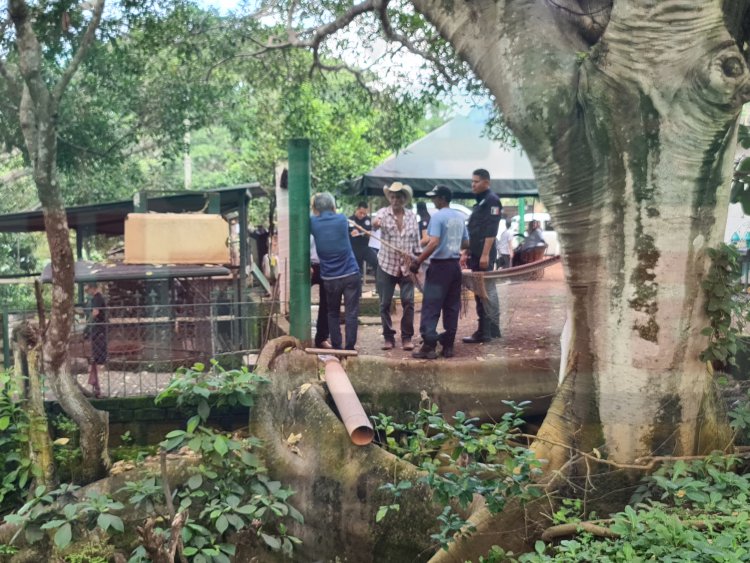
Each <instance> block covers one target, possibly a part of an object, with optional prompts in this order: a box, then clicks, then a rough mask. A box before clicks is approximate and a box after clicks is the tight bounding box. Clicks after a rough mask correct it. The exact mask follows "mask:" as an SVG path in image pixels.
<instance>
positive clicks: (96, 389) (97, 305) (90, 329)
mask: <svg viewBox="0 0 750 563" xmlns="http://www.w3.org/2000/svg"><path fill="white" fill-rule="evenodd" d="M85 291H86V295H88V296H89V302H88V304H87V307H86V308H87V315H86V322H87V324H86V330H85V334H86V335H87V336H88V338H89V339H90V340H91V358H90V360H89V379H88V384H89V385H91V390H92V391H93V393H94V396H95V397H96V398H99V397H101V395H102V390H101V386H100V384H99V368H100V367H101V368H102V369H103V368H104V364H106V363H107V312H106V310H105V308H106V306H107V304H106V301H105V300H104V296H103V295H102V292H101V291H100V290H99V286H98V285H97V284H95V283H87V284H86V290H85Z"/></svg>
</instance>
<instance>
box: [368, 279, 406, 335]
mask: <svg viewBox="0 0 750 563" xmlns="http://www.w3.org/2000/svg"><path fill="white" fill-rule="evenodd" d="M396 284H398V289H399V294H400V296H401V307H402V308H403V315H402V316H401V338H402V339H404V338H411V337H412V336H414V282H413V281H412V280H411V278H410V277H409V276H401V277H397V276H392V275H390V274H387V273H385V272H384V271H383V269H382V268H380V267H378V279H377V287H378V295H379V296H380V322H381V323H383V338H385V339H386V340H394V338H393V336H394V335H395V334H396V331H395V330H393V321H392V320H391V302H392V301H393V293H394V291H395V290H396Z"/></svg>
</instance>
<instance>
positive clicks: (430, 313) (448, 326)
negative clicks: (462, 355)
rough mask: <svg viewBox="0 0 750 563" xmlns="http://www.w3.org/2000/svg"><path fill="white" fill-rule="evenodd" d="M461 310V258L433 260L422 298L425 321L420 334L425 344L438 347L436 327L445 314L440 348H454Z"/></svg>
mask: <svg viewBox="0 0 750 563" xmlns="http://www.w3.org/2000/svg"><path fill="white" fill-rule="evenodd" d="M460 310H461V266H460V265H459V263H458V258H456V259H448V260H439V259H437V260H436V259H434V258H433V259H432V260H431V261H430V266H429V267H428V268H427V274H426V276H425V283H424V295H423V297H422V318H421V320H420V323H419V332H420V334H421V335H422V339H423V340H424V343H425V344H426V345H428V346H435V344H436V343H437V341H438V333H437V324H438V319H440V313H441V312H442V313H443V330H444V331H445V334H444V335H443V336H442V338H441V339H440V340H441V344H443V346H452V345H453V342H454V340H455V339H456V329H457V328H458V314H459V312H460Z"/></svg>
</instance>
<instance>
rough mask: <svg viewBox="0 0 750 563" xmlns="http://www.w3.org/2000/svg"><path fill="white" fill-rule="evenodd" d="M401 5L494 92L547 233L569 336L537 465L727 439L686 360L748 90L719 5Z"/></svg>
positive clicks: (709, 390)
mask: <svg viewBox="0 0 750 563" xmlns="http://www.w3.org/2000/svg"><path fill="white" fill-rule="evenodd" d="M414 4H415V5H416V6H417V9H418V10H420V11H421V12H422V13H423V14H425V16H426V17H427V18H428V19H430V20H431V21H432V22H433V23H434V24H435V25H436V26H437V28H438V29H439V30H440V32H441V33H442V35H443V36H444V37H445V38H446V39H447V40H448V41H450V42H451V43H452V44H453V46H454V47H455V48H456V50H457V51H458V52H459V54H460V55H461V56H462V57H463V58H464V59H465V60H467V61H468V63H469V64H470V66H471V67H472V68H473V70H474V71H475V72H476V74H477V75H478V76H479V77H480V78H481V79H482V80H483V81H484V82H485V84H486V85H487V86H488V87H489V88H490V90H491V91H492V93H493V94H494V95H495V97H496V100H497V103H498V105H499V107H500V108H501V109H502V112H503V114H504V116H505V118H506V119H507V122H508V124H509V125H510V127H511V128H512V130H513V132H514V133H515V134H516V136H517V137H518V138H519V140H520V141H521V143H522V144H523V146H524V148H525V149H526V151H527V153H528V155H529V157H530V159H531V161H532V163H533V165H534V170H535V174H536V178H537V182H538V185H539V190H540V194H541V196H542V199H543V201H544V204H545V205H546V206H547V207H548V209H549V210H550V213H551V214H552V216H553V218H554V220H555V225H556V227H557V230H558V233H559V238H560V241H561V243H562V254H563V262H564V265H565V271H566V278H567V284H568V294H569V322H570V323H571V328H572V330H571V331H570V334H571V336H570V341H569V342H568V344H569V346H568V350H569V353H568V356H567V358H566V359H565V361H564V365H565V373H564V376H565V380H564V383H563V385H561V387H560V389H559V391H558V394H557V396H556V398H555V401H554V402H553V405H552V408H551V409H550V411H549V414H548V416H547V418H546V420H545V422H544V424H543V426H542V428H541V429H540V432H539V434H538V439H537V442H536V443H535V448H536V451H537V454H538V455H539V457H542V458H546V459H547V460H548V461H549V464H548V468H549V469H550V470H555V469H560V468H562V467H565V468H566V469H567V470H568V471H575V469H574V465H572V464H570V463H569V461H570V460H571V458H573V457H574V452H575V450H582V451H584V452H591V451H593V450H594V448H596V451H597V452H600V453H601V454H602V455H603V456H605V457H607V458H608V459H609V460H612V461H616V462H622V463H633V462H634V461H637V460H638V459H639V458H643V457H644V456H650V455H689V454H697V453H702V452H707V451H709V450H711V449H714V448H722V447H725V446H726V445H727V442H728V434H727V433H726V431H725V426H724V424H723V421H722V418H721V417H720V416H718V413H719V410H718V409H717V408H716V406H715V405H716V400H715V391H714V386H713V384H712V381H711V377H710V375H709V373H708V372H707V369H706V366H705V365H704V364H703V363H701V362H700V361H699V359H698V357H699V354H700V352H701V351H702V350H703V349H704V348H705V347H706V345H707V340H706V337H704V336H702V335H701V334H700V331H701V329H703V328H704V327H706V326H708V319H707V317H706V314H705V312H704V305H705V297H704V294H703V292H702V291H701V281H702V279H703V277H704V275H705V273H706V271H707V268H708V266H709V261H708V257H707V255H706V252H705V251H706V249H707V248H709V247H713V246H716V245H717V244H718V243H719V242H721V240H722V235H723V231H724V224H725V220H726V213H727V204H728V179H729V176H730V171H731V164H732V158H733V155H734V149H735V133H736V131H735V123H736V119H737V116H738V114H739V111H740V108H741V106H742V104H743V103H744V102H745V101H746V100H748V99H749V93H750V92H749V90H748V68H747V65H746V63H745V60H744V57H743V56H742V54H741V53H740V51H739V49H738V48H737V44H736V43H735V41H734V39H733V37H732V35H730V32H729V31H728V29H727V27H726V25H725V23H724V19H723V17H724V15H723V13H722V2H720V1H718V0H715V1H706V0H693V1H684V0H635V1H631V2H618V1H615V2H607V1H606V0H604V1H602V2H597V1H593V2H590V3H586V2H575V1H572V0H568V1H560V2H533V1H528V2H502V1H501V2H496V1H493V0H487V1H477V2H450V3H445V2H441V1H440V0H414ZM610 4H611V12H610ZM742 5H743V7H742V9H740V10H739V11H737V12H736V13H735V12H733V13H734V15H735V16H736V15H737V14H740V15H742V16H743V17H744V14H745V13H746V10H747V8H746V7H745V5H746V3H745V2H742ZM582 6H587V7H588V11H587V10H583V8H582ZM730 27H731V28H732V32H733V33H734V34H735V37H736V36H737V35H739V34H741V31H742V29H744V27H745V26H744V24H742V25H740V24H737V25H731V26H730ZM467 173H468V172H467ZM476 516H477V519H478V520H479V521H482V525H481V526H479V527H480V532H486V531H488V530H491V529H492V527H493V525H496V524H497V521H494V522H493V521H492V519H488V518H486V515H484V516H483V515H481V514H478V515H476ZM476 553H481V550H477V551H476ZM469 555H471V552H470V551H469V552H463V553H461V557H462V558H458V559H455V560H459V559H460V560H463V558H465V557H467V556H469ZM435 560H436V561H437V560H454V559H453V558H452V557H451V554H442V555H440V556H439V557H438V558H436V559H435Z"/></svg>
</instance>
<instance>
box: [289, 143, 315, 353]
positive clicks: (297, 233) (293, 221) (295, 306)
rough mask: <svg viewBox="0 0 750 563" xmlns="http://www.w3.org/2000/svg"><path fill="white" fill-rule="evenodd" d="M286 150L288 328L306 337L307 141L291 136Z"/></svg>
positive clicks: (308, 224) (308, 191)
mask: <svg viewBox="0 0 750 563" xmlns="http://www.w3.org/2000/svg"><path fill="white" fill-rule="evenodd" d="M288 150H289V224H290V225H293V226H294V227H293V228H291V229H289V231H290V232H289V262H290V268H289V332H290V333H291V335H292V336H295V337H297V338H299V339H300V340H309V339H310V326H311V317H312V315H311V313H310V307H311V304H310V141H309V139H291V140H290V141H289V145H288Z"/></svg>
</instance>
